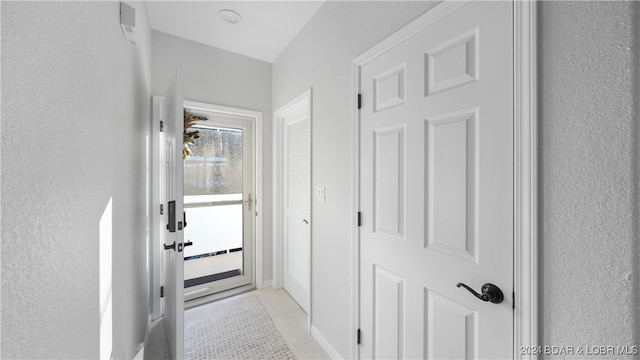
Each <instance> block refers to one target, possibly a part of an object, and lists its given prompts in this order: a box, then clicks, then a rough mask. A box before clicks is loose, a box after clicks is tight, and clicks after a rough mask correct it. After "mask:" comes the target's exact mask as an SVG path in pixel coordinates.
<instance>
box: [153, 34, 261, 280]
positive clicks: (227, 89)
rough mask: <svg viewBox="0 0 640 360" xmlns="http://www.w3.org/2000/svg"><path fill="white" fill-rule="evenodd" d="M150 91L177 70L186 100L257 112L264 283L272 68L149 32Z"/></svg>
mask: <svg viewBox="0 0 640 360" xmlns="http://www.w3.org/2000/svg"><path fill="white" fill-rule="evenodd" d="M152 58H153V62H152V64H151V69H152V80H151V91H152V93H153V94H154V95H161V94H163V93H164V91H166V89H167V88H168V86H169V81H170V79H171V76H173V74H175V71H176V69H178V68H180V69H182V73H183V76H184V98H185V100H191V101H199V102H204V103H209V104H215V105H223V106H231V107H237V108H241V109H249V110H256V111H262V116H263V117H262V121H263V122H264V123H263V140H262V149H261V151H262V156H263V158H262V164H263V165H262V167H263V185H262V187H263V193H262V197H263V199H258V201H260V202H262V209H263V213H262V216H263V219H262V223H263V254H264V256H263V257H264V259H263V278H264V280H265V281H266V280H270V279H271V278H272V271H271V269H272V267H273V265H272V264H273V261H272V252H271V247H272V245H271V244H272V241H271V234H272V226H271V223H272V222H273V219H272V216H271V211H270V209H271V208H272V207H273V205H272V199H271V188H272V185H271V184H272V181H271V177H272V176H273V175H272V169H271V168H272V161H271V147H272V141H271V139H272V136H271V117H272V115H273V114H272V110H271V64H270V63H267V62H264V61H260V60H256V59H253V58H250V57H247V56H243V55H238V54H235V53H232V52H229V51H225V50H221V49H218V48H214V47H211V46H207V45H203V44H200V43H196V42H193V41H189V40H185V39H182V38H179V37H176V36H173V35H169V34H166V33H163V32H159V31H153V32H152Z"/></svg>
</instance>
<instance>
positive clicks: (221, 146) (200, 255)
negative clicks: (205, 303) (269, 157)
mask: <svg viewBox="0 0 640 360" xmlns="http://www.w3.org/2000/svg"><path fill="white" fill-rule="evenodd" d="M191 129H193V130H198V131H199V132H200V138H199V139H196V140H195V141H194V142H195V145H191V146H190V148H191V151H192V155H191V156H189V157H188V158H187V159H186V160H185V161H184V195H185V197H184V204H185V205H184V207H185V211H186V221H187V226H186V227H185V229H184V231H185V233H184V235H185V242H189V241H191V242H192V243H193V245H191V246H189V247H185V249H184V252H185V254H184V278H185V288H189V287H193V286H197V285H200V284H205V283H210V282H213V281H218V280H223V279H228V278H231V277H235V276H241V275H243V274H244V272H245V269H244V261H243V247H244V245H243V203H242V200H243V158H242V156H243V154H242V152H243V131H242V130H240V129H232V128H222V127H205V126H194V127H192V128H191Z"/></svg>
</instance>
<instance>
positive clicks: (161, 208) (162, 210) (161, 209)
mask: <svg viewBox="0 0 640 360" xmlns="http://www.w3.org/2000/svg"><path fill="white" fill-rule="evenodd" d="M160 215H164V204H160Z"/></svg>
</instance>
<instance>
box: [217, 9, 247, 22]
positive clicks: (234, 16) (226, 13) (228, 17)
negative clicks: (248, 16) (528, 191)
mask: <svg viewBox="0 0 640 360" xmlns="http://www.w3.org/2000/svg"><path fill="white" fill-rule="evenodd" d="M218 15H220V17H221V18H222V19H223V20H224V21H226V22H228V23H229V24H239V23H240V22H242V16H240V14H238V13H237V12H235V11H233V10H229V9H222V10H220V12H218Z"/></svg>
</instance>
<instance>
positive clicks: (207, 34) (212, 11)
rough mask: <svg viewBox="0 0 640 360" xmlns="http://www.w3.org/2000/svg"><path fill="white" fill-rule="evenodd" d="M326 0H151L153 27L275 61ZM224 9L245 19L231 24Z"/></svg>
mask: <svg viewBox="0 0 640 360" xmlns="http://www.w3.org/2000/svg"><path fill="white" fill-rule="evenodd" d="M322 4H323V1H149V2H147V9H148V12H149V20H150V22H151V28H152V29H154V30H158V31H162V32H165V33H169V34H172V35H175V36H179V37H181V38H185V39H188V40H192V41H196V42H199V43H202V44H206V45H210V46H214V47H217V48H220V49H224V50H228V51H231V52H234V53H238V54H242V55H246V56H250V57H252V58H256V59H259V60H263V61H266V62H273V61H274V60H275V59H276V58H277V57H278V55H280V53H281V52H282V50H284V48H285V47H286V46H287V45H288V44H289V42H291V40H293V38H294V37H295V36H296V34H297V33H298V32H299V31H300V29H302V27H303V26H304V25H305V24H306V23H307V21H309V19H310V18H311V17H312V16H313V14H315V13H316V11H317V10H318V9H319V8H320V6H321V5H322ZM222 9H230V10H233V11H235V12H237V13H239V14H240V15H241V16H242V18H243V20H242V22H241V23H239V24H229V23H227V22H225V21H224V20H222V19H221V18H220V17H219V16H218V12H219V11H220V10H222Z"/></svg>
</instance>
